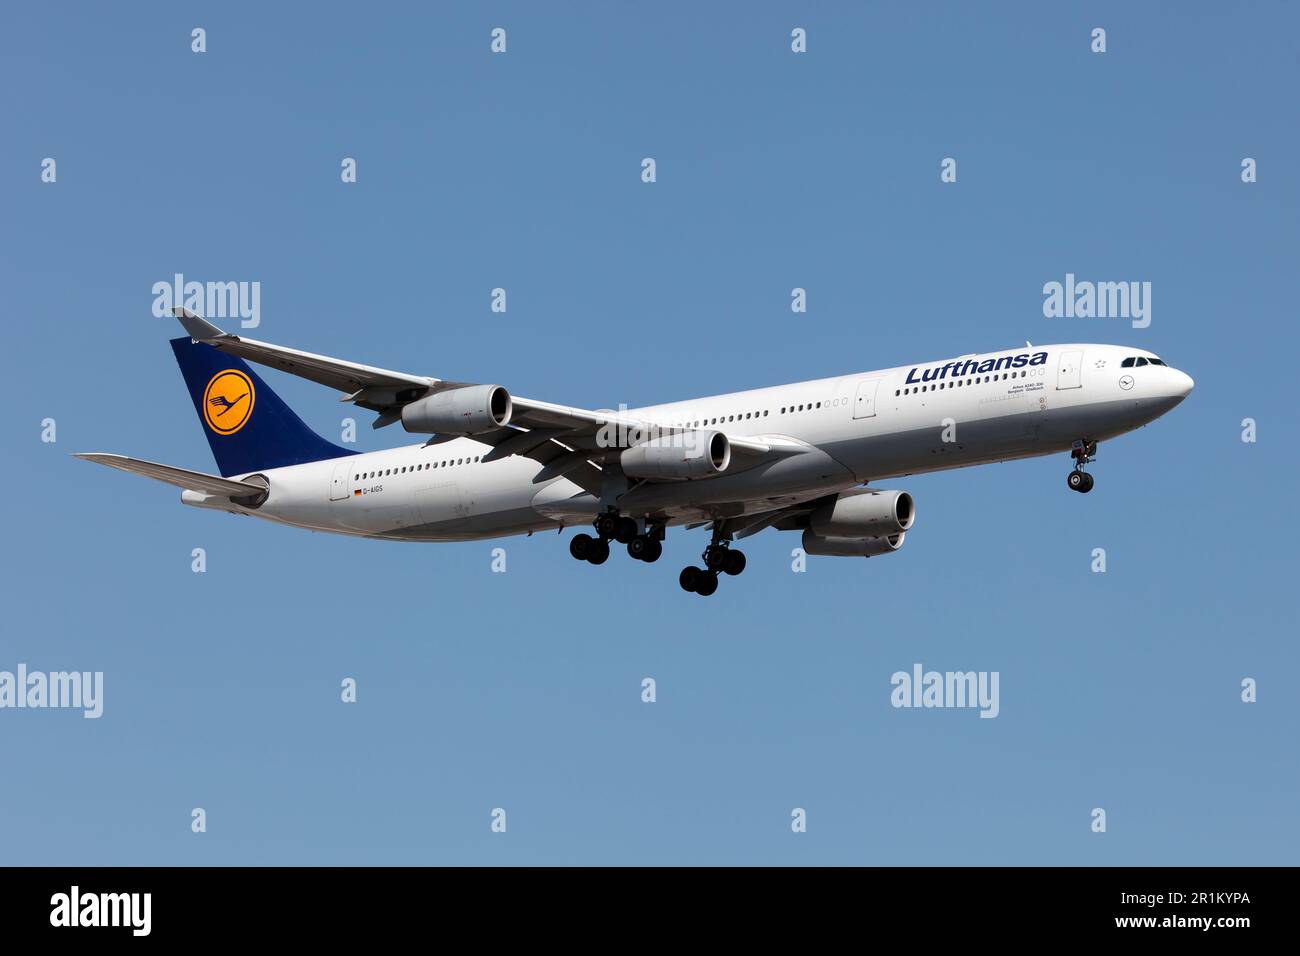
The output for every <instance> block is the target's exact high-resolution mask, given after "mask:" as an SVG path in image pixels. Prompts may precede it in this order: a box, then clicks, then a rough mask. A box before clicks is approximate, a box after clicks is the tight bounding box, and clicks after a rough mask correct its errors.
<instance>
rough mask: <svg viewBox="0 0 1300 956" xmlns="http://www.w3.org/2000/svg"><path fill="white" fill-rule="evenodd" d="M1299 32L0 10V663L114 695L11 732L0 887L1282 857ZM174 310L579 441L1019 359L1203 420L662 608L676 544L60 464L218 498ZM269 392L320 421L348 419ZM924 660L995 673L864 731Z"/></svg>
mask: <svg viewBox="0 0 1300 956" xmlns="http://www.w3.org/2000/svg"><path fill="white" fill-rule="evenodd" d="M196 26H202V27H204V28H206V30H207V45H208V52H207V53H205V54H203V55H197V54H194V53H191V52H190V30H191V29H192V28H193V27H196ZM496 26H502V27H505V28H506V29H507V31H508V52H507V53H506V54H505V55H501V56H493V55H491V54H490V52H489V49H488V46H489V31H490V30H491V29H492V28H493V27H496ZM795 26H803V27H805V28H807V30H808V36H809V41H808V43H809V52H808V53H807V54H806V55H802V56H796V55H794V54H792V53H791V52H790V48H789V33H790V30H791V28H793V27H795ZM1097 26H1101V27H1104V28H1105V29H1106V30H1107V32H1108V37H1107V42H1108V52H1106V53H1105V54H1103V55H1097V54H1093V53H1091V52H1090V50H1089V32H1090V30H1091V29H1092V28H1093V27H1097ZM1298 31H1300V16H1298V15H1297V13H1296V10H1295V8H1294V6H1293V5H1289V4H1284V3H1269V2H1262V3H1255V4H1248V5H1235V4H1233V5H1228V4H1210V3H1200V4H1172V3H1171V4H1155V3H1143V4H1128V3H1089V4H1075V5H1068V4H1055V3H1054V4H1041V3H1023V4H1003V3H999V4H985V5H977V4H968V3H952V4H928V3H919V4H831V3H826V4H816V5H815V8H813V9H809V5H806V4H793V3H791V4H774V3H759V4H739V3H733V4H717V5H714V4H709V5H703V6H701V5H698V4H671V3H669V4H656V5H653V6H651V7H647V6H645V5H643V4H573V5H570V4H556V3H531V2H530V3H520V4H507V3H493V4H468V3H465V4H436V5H431V4H410V5H401V6H388V5H383V4H361V5H354V4H349V5H346V6H339V7H337V8H334V7H331V5H329V4H319V5H312V6H311V7H310V8H306V7H304V8H302V9H300V10H297V11H290V10H289V9H287V5H278V4H276V5H267V4H242V3H241V4H220V5H199V4H174V3H151V4H127V5H114V6H112V7H111V8H109V7H105V6H103V5H97V4H94V5H93V4H78V5H66V4H38V5H33V4H23V5H16V4H8V5H6V6H5V7H4V9H3V12H0V104H2V106H0V125H2V127H3V130H4V137H3V142H4V148H3V150H0V223H2V224H3V226H2V228H0V283H2V284H3V288H4V290H5V313H6V314H5V324H4V330H5V347H6V354H7V356H8V359H9V361H8V363H7V367H6V379H7V388H6V393H7V394H6V400H5V402H4V413H3V423H4V434H3V448H4V450H5V458H4V460H5V463H6V466H7V467H6V469H5V471H6V475H7V477H8V478H9V489H8V494H7V495H5V496H4V498H3V501H2V503H0V509H2V510H0V520H3V525H4V529H5V545H6V546H5V547H4V548H3V551H2V552H0V565H2V568H3V574H2V575H0V581H2V582H3V583H2V585H0V587H3V596H4V609H5V613H4V618H3V626H2V628H0V669H8V670H12V669H13V668H14V667H15V666H16V665H17V664H18V663H20V662H21V663H26V664H27V665H28V666H29V667H31V668H34V669H36V668H39V669H45V670H63V669H76V670H102V671H103V672H104V673H105V678H104V679H105V702H104V707H105V711H104V716H103V717H102V718H101V719H100V720H98V721H92V720H83V719H81V717H80V716H79V714H77V713H75V712H62V711H43V712H41V711H35V712H33V711H21V712H20V711H10V710H6V711H0V752H2V753H3V759H4V768H5V769H4V780H5V785H4V786H3V787H0V847H3V850H0V858H2V859H3V860H4V861H5V862H11V863H94V864H109V863H138V864H144V863H182V864H184V863H194V864H203V863H218V864H227V863H247V862H252V863H470V864H496V863H518V864H532V863H894V864H924V863H950V864H965V863H1083V864H1106V863H1125V864H1129V863H1131V864H1138V863H1170V864H1191V863H1260V862H1269V863H1290V864H1295V863H1297V862H1300V859H1298V857H1300V854H1298V853H1297V842H1298V839H1297V838H1298V837H1300V824H1298V823H1297V818H1296V814H1295V807H1296V806H1297V804H1298V803H1300V772H1298V771H1297V758H1296V739H1297V730H1300V722H1298V721H1297V712H1298V706H1297V701H1296V695H1295V688H1296V675H1297V673H1300V653H1298V652H1297V649H1296V646H1297V645H1296V610H1295V608H1296V604H1295V590H1294V588H1295V584H1294V581H1295V572H1296V558H1295V550H1294V549H1295V541H1296V538H1297V527H1296V513H1297V509H1296V508H1295V507H1294V497H1295V466H1296V453H1295V449H1296V447H1297V439H1298V438H1300V436H1297V434H1296V414H1295V407H1296V393H1295V376H1294V375H1293V374H1291V372H1290V365H1291V364H1292V363H1293V362H1294V357H1295V355H1296V347H1297V332H1296V314H1295V310H1296V292H1295V283H1296V262H1297V259H1296V255H1297V250H1298V249H1300V244H1298V241H1297V240H1300V235H1298V233H1300V202H1298V199H1300V196H1298V192H1297V184H1296V182H1297V181H1296V175H1295V170H1294V168H1293V167H1294V161H1295V157H1296V156H1297V154H1300V138H1298V136H1297V126H1296V123H1295V94H1296V90H1297V89H1298V88H1300V60H1297V56H1296V53H1295V36H1296V35H1297V32H1298ZM345 156H351V157H355V158H356V159H357V161H358V164H359V182H358V183H356V184H355V185H344V184H342V183H341V182H340V178H339V164H340V161H341V159H342V158H343V157H345ZM646 156H652V157H654V158H655V159H656V160H657V163H658V182H657V183H655V184H653V185H646V184H643V183H642V182H641V181H640V162H641V160H642V158H643V157H646ZM948 156H951V157H954V158H956V159H957V161H958V182H957V183H955V184H942V183H940V181H939V163H940V161H941V160H942V159H943V158H944V157H948ZM45 157H53V158H55V159H56V160H57V163H58V166H57V171H58V181H57V183H55V184H43V183H42V182H41V181H40V163H41V160H42V159H43V158H45ZM1243 157H1253V158H1255V159H1256V160H1257V161H1258V169H1259V181H1258V182H1257V183H1254V184H1251V185H1246V184H1243V183H1242V182H1241V179H1240V163H1241V160H1242V158H1243ZM176 272H181V273H184V274H185V275H186V276H187V277H189V278H193V279H199V280H248V281H252V280H256V281H259V282H260V283H261V286H262V302H261V307H262V324H261V327H260V328H259V329H257V330H256V331H255V332H253V333H252V334H253V335H254V336H255V337H258V338H263V339H267V340H271V341H275V342H280V343H283V344H286V345H291V346H295V347H299V348H305V349H309V350H313V351H319V352H324V353H327V354H335V355H340V356H345V357H348V358H351V359H354V360H358V361H363V362H368V363H372V364H375V365H381V366H387V367H392V368H399V369H404V370H408V371H411V372H418V373H424V374H430V375H436V376H439V377H446V378H454V379H460V380H468V381H491V382H499V383H501V384H504V385H506V386H507V387H509V388H510V389H512V390H513V391H515V392H517V393H519V394H523V395H528V396H532V397H536V398H540V399H546V400H551V401H558V402H566V403H572V404H576V405H580V406H585V407H614V406H617V405H618V404H619V403H620V402H625V403H627V404H629V405H636V404H646V403H651V402H658V401H669V400H674V399H681V398H689V397H692V396H698V395H704V394H710V393H716V392H720V391H727V390H733V389H741V388H748V387H756V386H762V385H770V384H777V383H780V382H787V381H797V380H800V379H806V378H814V377H821V376H827V375H835V374H839V373H848V372H853V371H858V370H863V369H869V368H877V367H883V366H891V365H897V364H902V363H905V362H909V361H920V360H928V359H937V358H942V357H949V356H952V355H956V354H959V353H963V352H974V351H980V350H992V349H998V348H1005V347H1010V346H1014V345H1018V344H1019V343H1021V342H1023V341H1024V340H1026V339H1030V340H1033V341H1034V342H1036V343H1038V342H1062V341H1066V342H1068V341H1107V342H1116V343H1129V344H1132V345H1134V346H1139V347H1143V348H1149V349H1151V350H1153V351H1155V352H1156V353H1157V354H1160V355H1162V356H1163V357H1164V358H1166V359H1167V360H1168V361H1169V362H1171V363H1172V364H1174V365H1177V366H1178V367H1181V368H1183V369H1185V370H1187V371H1188V372H1190V373H1191V374H1192V375H1193V376H1194V377H1195V379H1196V381H1197V388H1196V391H1195V392H1194V393H1193V395H1192V396H1191V398H1190V399H1189V400H1188V401H1187V402H1186V403H1185V404H1184V405H1183V406H1182V407H1180V408H1178V409H1177V410H1176V411H1175V412H1174V413H1172V414H1171V415H1169V416H1168V417H1167V418H1165V419H1163V420H1161V421H1159V422H1157V423H1156V424H1154V425H1153V426H1151V427H1148V428H1146V429H1144V430H1142V431H1140V432H1139V433H1136V434H1133V435H1130V436H1127V437H1125V438H1122V439H1119V440H1117V441H1114V442H1111V443H1107V444H1104V445H1103V446H1102V448H1101V454H1100V460H1099V461H1098V463H1097V465H1096V466H1095V473H1096V475H1097V487H1096V490H1095V491H1094V492H1093V493H1092V494H1091V495H1088V496H1086V497H1084V496H1080V495H1074V494H1070V493H1069V492H1068V491H1067V489H1066V487H1065V481H1064V478H1065V473H1066V471H1067V470H1068V467H1069V462H1068V460H1067V458H1066V456H1058V457H1053V458H1049V459H1038V460H1034V461H1030V462H1022V463H1016V464H1005V465H994V466H989V467H986V468H981V469H974V470H968V471H963V472H955V473H948V474H942V475H934V476H925V477H916V478H911V479H907V480H904V481H900V482H898V483H897V485H898V486H900V487H904V488H906V489H907V490H909V491H911V492H912V493H913V494H914V495H915V496H916V498H917V500H918V511H919V517H918V521H917V525H916V528H915V531H914V532H913V533H912V534H909V536H908V541H907V545H906V547H905V548H904V549H903V551H902V552H901V553H899V554H898V555H896V556H893V557H889V558H879V559H872V560H870V561H862V560H850V559H831V558H822V559H817V558H811V559H809V568H808V571H807V573H804V574H795V573H792V572H791V570H790V551H791V549H792V548H793V547H795V546H796V545H797V544H798V540H797V538H796V537H795V536H794V535H788V534H780V533H775V532H766V533H764V534H763V535H761V536H760V537H758V538H756V539H754V540H753V541H752V542H751V543H747V545H746V550H747V552H748V554H749V558H750V561H749V570H748V571H746V573H745V575H744V576H743V577H742V578H740V579H732V580H727V581H725V582H724V583H723V587H722V588H721V589H720V590H719V593H718V594H717V595H716V596H715V597H713V598H711V599H709V600H703V599H700V598H697V597H695V596H692V595H687V594H684V593H683V592H681V591H680V590H679V589H678V587H677V583H676V575H677V570H678V569H679V568H680V567H681V566H682V565H684V564H686V563H693V562H694V561H695V560H697V558H698V553H699V550H700V548H701V547H702V546H703V544H704V540H703V537H702V533H701V532H693V533H684V532H680V531H679V532H676V533H674V534H672V535H671V537H670V540H669V542H668V545H667V549H666V553H665V556H664V558H663V560H662V561H661V562H660V563H659V564H656V565H654V566H647V565H642V564H638V563H634V562H632V561H630V560H628V559H627V558H626V556H624V555H620V554H616V555H615V556H614V557H612V558H611V560H610V561H609V563H607V564H606V565H605V566H603V567H600V568H594V567H589V566H586V565H578V564H576V563H575V562H573V561H572V560H571V559H570V558H569V557H568V555H567V551H566V547H565V539H564V538H562V537H559V536H540V537H535V538H531V539H524V538H519V539H509V540H506V541H505V542H483V543H474V544H464V545H399V544H387V543H377V542H366V541H353V540H347V539H343V538H332V537H327V536H322V535H315V534H309V533H306V532H302V531H295V530H290V529H283V528H278V527H275V526H273V525H270V524H266V523H261V522H256V521H249V520H243V519H237V518H233V517H230V516H225V515H220V514H215V513H209V512H202V511H196V510H192V509H187V508H183V507H182V506H181V505H180V504H179V502H178V501H177V497H178V495H177V493H176V492H175V491H174V490H173V489H170V488H167V487H165V486H162V485H158V484H156V483H153V482H149V481H146V480H143V479H134V478H131V477H129V476H125V475H119V474H115V473H111V472H108V471H105V470H103V469H98V468H96V467H94V466H91V465H88V464H85V463H82V462H79V461H76V460H74V459H72V458H71V457H69V456H70V454H71V453H72V452H75V451H116V452H123V453H129V454H133V455H137V456H140V457H145V458H150V459H154V460H160V461H165V462H169V463H174V464H178V465H181V466H186V467H193V468H198V469H204V470H215V469H214V466H213V463H212V459H211V455H210V453H209V451H208V448H207V445H206V442H205V440H204V438H203V435H202V433H201V431H200V427H199V425H198V423H197V422H196V420H195V417H194V409H193V407H192V405H191V403H190V400H189V398H188V397H187V395H186V393H185V390H184V388H183V386H182V383H181V378H180V374H179V372H178V371H177V369H176V367H175V363H174V361H173V359H172V356H171V352H170V349H169V348H168V346H167V339H168V338H170V337H172V336H174V335H175V334H177V329H176V327H175V325H174V323H173V322H171V321H170V320H162V319H157V318H154V317H153V316H152V315H151V313H150V308H151V304H152V295H151V292H150V288H151V286H152V284H153V283H154V282H157V281H165V280H169V279H170V277H171V276H172V275H173V274H174V273H176ZM1067 272H1073V273H1075V274H1076V275H1078V276H1079V277H1081V278H1092V279H1097V280H1123V279H1133V280H1143V281H1150V282H1152V284H1153V303H1152V304H1153V321H1152V324H1151V326H1150V328H1148V329H1145V330H1135V329H1132V328H1131V327H1129V325H1128V323H1126V322H1120V321H1103V320H1066V319H1055V320H1048V319H1045V318H1044V317H1043V314H1042V299H1043V296H1042V291H1041V290H1042V286H1043V284H1044V283H1045V282H1049V281H1053V280H1057V281H1060V280H1062V279H1063V278H1064V276H1065V274H1066V273H1067ZM497 286H501V287H505V288H506V289H507V291H508V308H509V311H508V312H507V313H506V314H504V315H499V314H493V313H492V312H490V311H489V294H490V290H491V289H492V288H493V287H497ZM796 286H800V287H804V288H806V289H807V290H808V304H809V307H808V312H807V313H806V314H804V315H795V314H792V312H791V311H790V290H791V289H792V288H794V287H796ZM266 375H267V377H268V380H269V381H270V382H271V384H272V385H273V387H274V388H276V390H277V391H279V392H280V394H281V395H282V396H283V397H284V398H285V399H286V400H287V401H288V402H289V403H290V404H291V405H293V406H294V407H295V408H296V409H297V410H298V411H299V412H300V413H301V414H302V415H303V417H304V418H305V419H307V421H308V422H309V423H311V424H312V425H313V426H315V427H316V428H317V429H319V430H320V431H321V432H322V433H323V434H325V435H326V436H327V437H329V438H331V439H333V440H337V439H338V432H339V420H340V418H341V417H342V415H343V414H344V409H345V408H346V407H345V406H340V405H339V404H338V403H337V402H336V401H335V399H336V395H335V394H334V393H332V392H330V391H328V390H326V389H323V388H320V387H318V386H315V385H312V384H310V383H306V382H300V381H297V380H291V379H288V378H287V377H285V376H282V375H278V374H277V373H274V372H267V373H266ZM46 417H52V418H54V419H56V420H57V423H58V441H57V443H55V444H44V443H42V442H41V440H40V423H41V421H42V419H44V418H46ZM1245 417H1253V418H1255V419H1256V420H1257V421H1258V430H1259V431H1258V434H1259V440H1258V442H1257V443H1255V444H1244V443H1243V442H1242V441H1241V440H1240V433H1241V426H1240V423H1241V420H1242V419H1243V418H1245ZM360 425H361V427H360V429H359V432H360V438H359V444H358V447H360V448H378V447H384V446H385V445H387V444H394V443H397V442H399V441H403V440H404V439H405V437H406V436H404V435H401V434H397V433H395V432H394V431H393V430H391V429H390V430H386V431H381V432H372V431H371V430H370V429H369V423H368V416H363V417H362V418H361V421H360ZM502 544H504V547H505V548H506V549H507V554H508V569H509V570H508V572H507V573H505V574H493V573H491V570H490V557H491V550H492V548H493V547H497V546H500V545H502ZM196 547H202V548H205V549H206V551H207V556H208V571H207V573H206V574H194V573H191V571H190V552H191V549H193V548H196ZM1098 547H1102V548H1105V549H1106V551H1107V555H1108V568H1109V570H1108V572H1107V573H1106V574H1093V573H1091V571H1090V564H1091V552H1092V550H1093V549H1094V548H1098ZM914 662H921V663H923V664H924V665H925V666H926V667H927V668H935V669H939V670H967V669H971V670H990V671H991V670H996V671H999V672H1000V674H1001V714H1000V716H999V717H998V718H997V719H996V720H980V719H978V718H977V717H976V715H975V713H974V712H973V711H955V710H947V711H908V710H895V709H893V708H891V707H890V704H889V692H890V689H891V688H890V685H889V678H890V675H891V674H892V673H893V672H894V671H896V670H900V669H908V668H910V667H911V665H912V664H913V663H914ZM347 676H351V677H354V678H356V680H357V681H358V683H359V702H358V703H357V704H355V705H344V704H342V703H340V701H339V683H340V681H341V680H342V679H343V678H344V677H347ZM646 676H650V677H653V678H654V679H655V680H656V681H657V683H658V701H657V703H655V704H653V705H649V704H644V703H642V702H641V699H640V687H641V680H642V678H643V677H646ZM1243 677H1253V678H1255V679H1256V680H1257V681H1258V683H1259V702H1258V703H1256V704H1253V705H1247V704H1243V703H1242V702H1241V701H1240V699H1239V695H1240V682H1241V680H1242V678H1243ZM193 807H203V808H204V809H205V810H206V811H207V814H208V832H207V833H205V834H202V835H195V834H192V833H191V832H190V827H189V823H190V810H191V808H193ZM494 807H503V808H505V809H506V811H507V814H508V832H507V833H506V834H505V835H494V834H492V833H490V832H489V823H490V819H489V814H490V812H491V810H492V808H494ZM794 807H803V808H805V809H806V810H807V812H808V832H807V833H805V834H801V835H796V834H793V833H791V831H790V812H791V809H792V808H794ZM1093 807H1103V808H1105V809H1106V811H1107V813H1108V832H1107V833H1105V834H1104V835H1098V834H1094V833H1092V832H1090V829H1089V823H1090V816H1089V814H1090V811H1091V810H1092V808H1093Z"/></svg>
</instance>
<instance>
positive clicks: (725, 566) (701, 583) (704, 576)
mask: <svg viewBox="0 0 1300 956" xmlns="http://www.w3.org/2000/svg"><path fill="white" fill-rule="evenodd" d="M701 557H702V558H703V559H704V567H702V568H697V567H694V566H691V567H689V568H682V573H681V574H680V575H678V577H677V583H678V584H680V585H681V586H682V590H683V591H694V592H695V593H696V594H699V595H701V596H703V597H708V596H709V595H710V594H712V593H713V592H714V591H716V590H717V589H718V575H719V574H732V575H735V574H739V573H740V572H741V571H744V570H745V552H743V551H739V550H735V549H733V548H732V547H731V542H730V541H729V540H727V539H726V538H723V537H722V536H721V535H719V534H718V532H717V531H715V532H714V533H713V543H712V544H710V545H709V546H708V547H707V548H705V549H704V553H703V554H702V555H701Z"/></svg>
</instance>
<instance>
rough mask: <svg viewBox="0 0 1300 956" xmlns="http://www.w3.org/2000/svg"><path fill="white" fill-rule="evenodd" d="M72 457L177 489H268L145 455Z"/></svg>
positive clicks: (231, 493) (244, 492) (247, 492)
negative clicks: (154, 459) (127, 472)
mask: <svg viewBox="0 0 1300 956" xmlns="http://www.w3.org/2000/svg"><path fill="white" fill-rule="evenodd" d="M72 457H73V458H80V459H82V460H83V461H93V462H95V464H97V465H107V466H108V467H109V468H119V469H121V470H122V471H129V472H131V474H133V475H144V477H146V478H153V479H155V480H157V481H164V482H166V483H167V484H169V485H175V486H176V487H177V488H185V489H188V490H189V491H201V492H203V493H204V494H209V495H221V496H223V497H226V498H243V497H250V496H255V495H260V494H262V493H264V492H265V491H266V487H265V486H264V485H259V484H254V483H253V482H250V481H235V480H234V479H233V478H218V477H217V476H216V475H207V474H204V473H203V472H201V471H190V470H189V469H187V468H176V467H174V466H172V465H160V464H158V462H156V461H145V460H144V459H143V458H128V457H127V456H126V455H109V454H105V453H103V452H82V453H80V454H76V455H73V456H72Z"/></svg>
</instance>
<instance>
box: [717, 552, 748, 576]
mask: <svg viewBox="0 0 1300 956" xmlns="http://www.w3.org/2000/svg"><path fill="white" fill-rule="evenodd" d="M722 570H723V571H725V572H727V573H728V574H731V575H736V574H739V573H740V572H741V571H743V570H745V552H744V551H732V550H730V549H728V550H727V560H726V563H724V564H723V566H722Z"/></svg>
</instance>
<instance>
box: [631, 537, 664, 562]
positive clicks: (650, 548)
mask: <svg viewBox="0 0 1300 956" xmlns="http://www.w3.org/2000/svg"><path fill="white" fill-rule="evenodd" d="M627 553H628V554H629V555H630V556H631V557H633V558H635V559H636V560H638V561H645V562H653V561H658V560H659V556H660V555H661V554H663V553H664V547H663V545H661V544H660V543H659V542H658V541H656V540H655V539H654V538H649V537H647V536H645V535H643V534H639V535H637V536H636V537H635V538H633V539H632V540H631V541H629V542H628V543H627Z"/></svg>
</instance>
